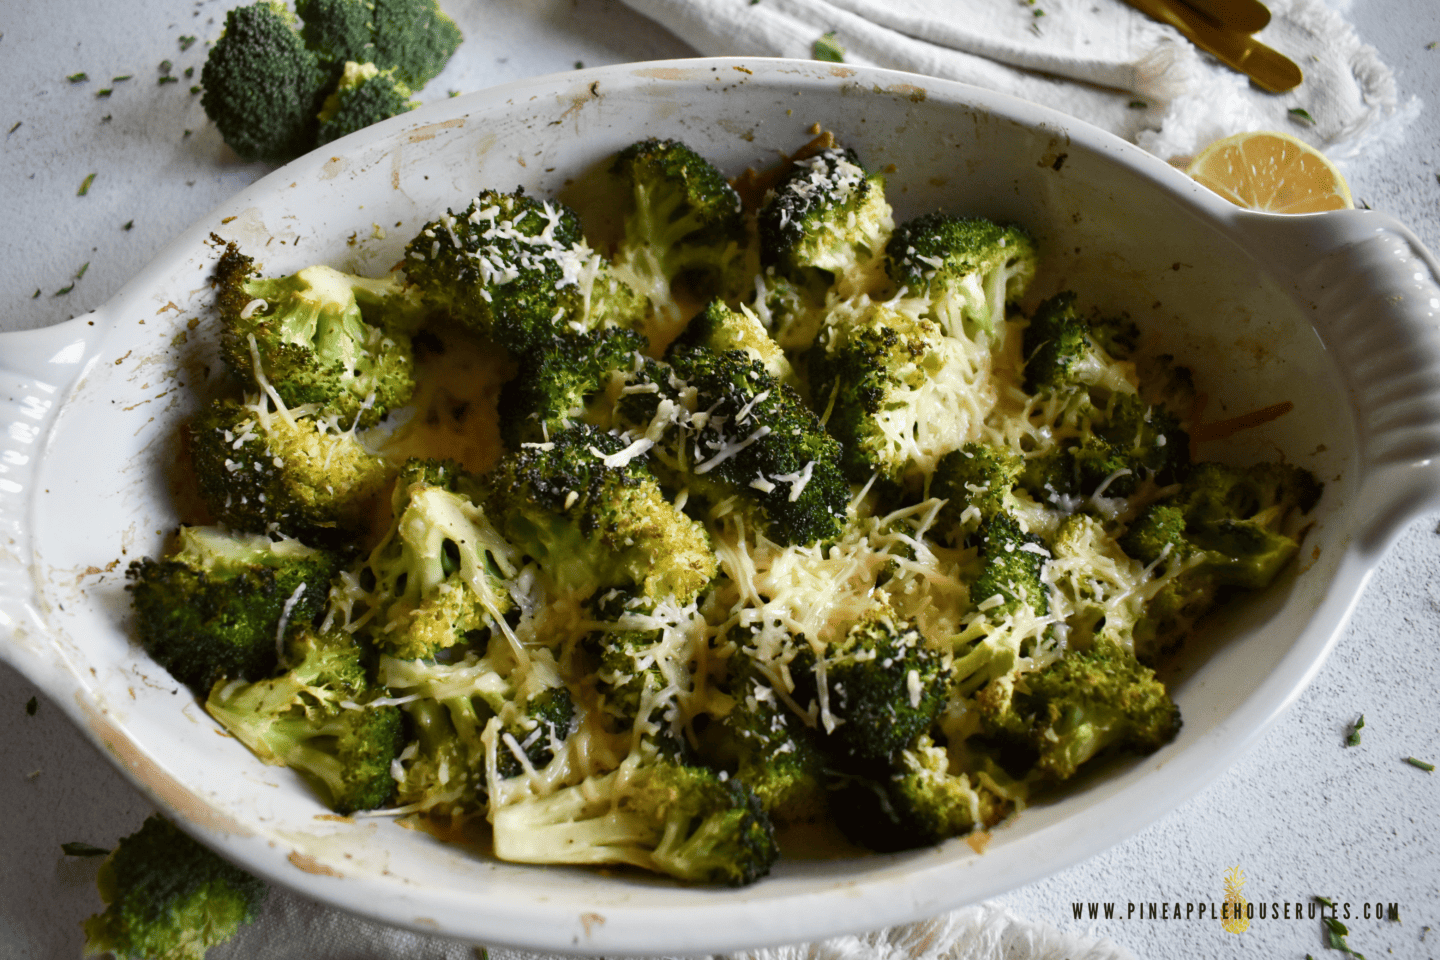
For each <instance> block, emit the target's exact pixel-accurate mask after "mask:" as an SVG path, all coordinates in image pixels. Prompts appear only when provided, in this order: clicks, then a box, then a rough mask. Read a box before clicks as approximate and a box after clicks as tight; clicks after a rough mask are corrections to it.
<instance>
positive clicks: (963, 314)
mask: <svg viewBox="0 0 1440 960" xmlns="http://www.w3.org/2000/svg"><path fill="white" fill-rule="evenodd" d="M885 252H886V254H887V255H888V256H889V258H890V259H889V263H888V264H887V265H886V270H887V271H888V273H889V275H890V279H891V280H893V281H894V282H895V284H896V285H897V286H899V287H901V288H902V289H903V290H904V291H906V292H908V293H910V294H911V295H913V296H922V297H928V298H929V300H930V302H931V314H930V315H931V316H932V317H933V319H935V320H936V321H937V322H939V323H940V325H941V326H942V327H944V328H945V332H946V333H948V334H950V335H951V336H952V337H963V338H966V339H974V336H973V331H977V330H978V331H981V332H983V333H985V334H993V333H994V332H995V331H996V330H998V329H999V328H1000V324H1001V323H1003V322H1004V320H1005V306H1006V304H1009V303H1014V302H1015V301H1017V300H1019V299H1020V297H1021V296H1022V295H1023V294H1024V293H1025V289H1026V288H1027V287H1028V286H1029V284H1030V281H1031V280H1032V279H1033V278H1034V276H1035V270H1036V267H1037V265H1038V255H1037V251H1036V247H1035V240H1034V238H1033V237H1031V236H1030V234H1028V233H1026V232H1025V230H1023V229H1022V228H1020V227H1018V226H1014V225H1011V224H1000V223H995V222H994V221H991V220H986V219H983V218H981V217H957V216H952V215H950V214H947V213H930V214H926V215H924V216H921V217H917V218H915V219H914V220H909V221H906V222H905V223H903V224H901V225H900V226H899V227H896V228H895V233H894V234H893V235H892V236H891V237H890V242H889V243H888V244H886V246H885ZM967 324H968V325H969V330H967V329H966V325H967Z"/></svg>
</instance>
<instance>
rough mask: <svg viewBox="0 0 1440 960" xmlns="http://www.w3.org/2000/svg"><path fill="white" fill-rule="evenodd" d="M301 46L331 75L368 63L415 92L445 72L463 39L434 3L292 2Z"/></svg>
mask: <svg viewBox="0 0 1440 960" xmlns="http://www.w3.org/2000/svg"><path fill="white" fill-rule="evenodd" d="M295 9H296V12H298V13H299V14H300V17H301V19H303V20H304V21H305V25H304V26H303V27H302V28H301V30H300V35H301V36H302V37H304V39H305V44H306V46H308V47H309V48H310V49H312V50H314V51H315V53H316V54H318V55H319V56H320V57H321V59H322V60H323V61H324V62H325V63H326V64H328V65H329V66H330V68H331V69H332V70H333V71H334V72H335V73H337V74H338V73H339V72H340V69H341V67H342V66H343V65H344V63H345V62H346V61H347V60H353V61H355V62H357V63H373V64H375V66H377V67H379V68H380V69H381V70H386V71H394V75H395V78H396V79H397V80H399V81H400V82H402V83H404V84H405V85H406V86H408V87H409V88H410V89H411V90H419V89H420V88H421V87H423V86H425V84H427V83H429V82H430V81H431V80H433V79H435V77H436V76H438V75H439V73H440V71H441V70H443V69H445V64H446V62H447V61H448V60H449V59H450V56H451V54H453V53H454V52H455V50H456V49H457V48H458V47H459V46H460V41H461V40H462V39H463V38H462V37H461V35H460V30H459V28H458V27H456V26H455V22H454V21H453V20H451V19H450V18H449V17H447V16H446V15H445V14H444V13H443V12H442V11H441V10H440V6H439V4H438V3H437V2H436V0H296V2H295Z"/></svg>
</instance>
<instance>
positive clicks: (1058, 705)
mask: <svg viewBox="0 0 1440 960" xmlns="http://www.w3.org/2000/svg"><path fill="white" fill-rule="evenodd" d="M976 704H977V706H978V707H979V710H980V714H981V718H982V722H983V724H984V727H985V730H986V733H987V734H989V735H990V736H993V737H996V738H998V739H1000V740H1002V741H1004V742H1006V743H1007V744H1009V745H1013V746H1015V747H1017V748H1023V749H1027V750H1028V751H1030V752H1031V753H1033V755H1034V757H1035V761H1034V765H1033V775H1038V776H1041V777H1045V778H1049V779H1052V780H1065V779H1068V778H1069V777H1071V776H1073V775H1074V774H1075V771H1076V770H1077V769H1078V768H1079V767H1080V765H1081V764H1083V763H1085V762H1086V761H1087V760H1089V759H1090V758H1092V757H1094V756H1095V755H1096V754H1097V753H1099V752H1100V751H1102V750H1105V749H1106V748H1109V747H1114V748H1116V749H1121V750H1131V751H1135V752H1138V753H1147V754H1148V753H1153V752H1155V751H1156V750H1158V749H1160V748H1161V747H1163V746H1165V744H1167V743H1169V742H1170V741H1171V740H1173V739H1175V735H1176V734H1177V733H1178V732H1179V731H1180V711H1179V710H1178V709H1177V708H1176V706H1175V704H1174V702H1173V701H1172V700H1171V699H1170V695H1169V694H1168V693H1166V691H1165V686H1164V684H1162V683H1161V682H1160V681H1159V680H1157V679H1156V678H1155V673H1154V671H1153V670H1151V669H1150V668H1149V667H1146V666H1144V665H1142V664H1141V663H1140V662H1139V661H1138V660H1136V659H1135V657H1133V656H1131V655H1130V654H1129V653H1126V652H1125V650H1123V649H1122V648H1121V647H1120V645H1119V644H1117V643H1114V642H1113V641H1111V640H1108V639H1104V638H1099V639H1097V640H1096V641H1095V643H1094V645H1093V646H1092V647H1091V648H1090V649H1089V650H1070V651H1069V652H1067V653H1066V655H1065V656H1064V657H1062V658H1061V659H1060V660H1057V661H1056V662H1055V663H1053V664H1051V665H1050V666H1048V667H1046V668H1045V669H1043V670H1039V671H1035V672H1032V673H1025V674H1022V675H1020V676H1019V678H1017V679H1013V680H1010V678H1005V679H1002V680H999V681H995V682H992V683H991V684H990V685H989V686H987V687H986V688H985V689H984V690H982V691H981V692H980V694H979V695H977V697H976Z"/></svg>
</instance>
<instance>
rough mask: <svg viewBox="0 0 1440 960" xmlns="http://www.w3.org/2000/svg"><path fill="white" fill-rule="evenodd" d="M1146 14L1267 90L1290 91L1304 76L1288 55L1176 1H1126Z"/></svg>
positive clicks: (1274, 91)
mask: <svg viewBox="0 0 1440 960" xmlns="http://www.w3.org/2000/svg"><path fill="white" fill-rule="evenodd" d="M1125 2H1126V3H1128V4H1130V6H1132V7H1134V8H1135V9H1136V10H1139V11H1140V12H1142V13H1144V14H1146V15H1147V16H1149V17H1151V18H1153V19H1155V20H1159V21H1160V22H1161V23H1167V24H1169V25H1170V26H1172V27H1174V28H1175V29H1176V30H1179V31H1180V33H1181V34H1183V35H1184V36H1185V38H1186V39H1187V40H1189V41H1190V42H1191V43H1193V44H1195V46H1197V47H1199V48H1200V49H1201V50H1204V51H1205V52H1206V53H1209V54H1211V55H1213V56H1214V57H1215V58H1216V59H1218V60H1219V61H1220V62H1221V63H1223V64H1225V65H1226V66H1228V67H1231V68H1232V69H1235V70H1238V71H1240V72H1241V73H1243V74H1245V75H1246V76H1247V77H1249V78H1250V79H1251V80H1253V81H1255V84H1256V86H1258V87H1260V88H1261V89H1262V90H1267V91H1269V92H1270V93H1284V92H1285V91H1287V90H1293V89H1294V88H1295V87H1298V86H1299V85H1300V82H1301V81H1302V80H1304V79H1305V75H1304V74H1303V73H1301V72H1300V68H1299V67H1297V66H1296V65H1295V62H1294V61H1293V60H1291V59H1290V58H1289V57H1287V56H1285V55H1284V54H1283V53H1280V52H1279V51H1278V50H1274V49H1272V48H1270V47H1267V46H1265V44H1263V43H1261V42H1260V41H1259V40H1256V39H1255V38H1254V37H1252V36H1249V35H1247V34H1243V33H1239V32H1237V31H1234V30H1225V29H1221V28H1219V27H1216V26H1213V25H1211V24H1209V23H1207V22H1206V21H1205V19H1204V18H1203V17H1201V16H1200V14H1199V13H1197V12H1196V11H1195V10H1192V9H1191V8H1190V7H1188V6H1186V5H1185V4H1184V3H1181V2H1179V0H1125Z"/></svg>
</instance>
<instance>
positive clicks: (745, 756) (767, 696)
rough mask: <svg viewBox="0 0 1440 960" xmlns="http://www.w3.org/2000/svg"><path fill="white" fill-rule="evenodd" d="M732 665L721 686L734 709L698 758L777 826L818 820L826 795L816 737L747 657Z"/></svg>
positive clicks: (711, 734) (822, 756) (709, 732)
mask: <svg viewBox="0 0 1440 960" xmlns="http://www.w3.org/2000/svg"><path fill="white" fill-rule="evenodd" d="M735 659H736V660H738V661H739V662H738V663H736V662H732V664H731V666H730V669H731V671H732V674H733V675H732V676H731V677H730V678H729V680H728V682H727V683H726V685H725V689H726V691H727V692H728V694H729V696H730V697H731V698H732V699H733V700H734V706H733V707H732V708H731V709H730V711H729V712H728V713H726V714H725V715H724V716H722V717H720V718H718V719H716V720H715V721H714V722H713V723H712V724H711V726H710V728H709V729H708V730H707V738H706V741H705V743H704V748H708V749H702V752H703V753H704V754H705V756H706V758H707V759H710V760H712V761H713V762H718V763H720V764H721V765H722V767H723V769H726V770H730V771H733V774H734V776H735V777H737V778H738V779H739V780H740V782H741V783H743V784H745V785H746V786H747V787H749V788H750V789H751V790H752V791H754V793H755V795H756V796H757V797H759V798H760V805H761V806H762V807H763V808H764V810H765V812H766V813H767V814H769V816H770V819H771V821H772V822H774V823H775V824H776V825H777V826H785V825H787V824H792V823H811V822H815V821H818V820H820V819H821V818H822V817H824V815H825V811H826V806H827V793H828V789H827V776H826V758H825V754H824V752H823V750H822V748H821V745H820V742H819V734H818V733H817V732H816V731H815V730H814V729H812V728H811V727H809V726H808V725H806V723H805V722H804V721H803V720H802V719H801V718H800V717H799V716H798V715H796V713H795V712H794V711H793V710H791V709H790V708H789V707H788V706H787V705H786V704H785V703H784V702H783V701H782V700H781V698H780V695H779V694H777V693H776V692H775V688H774V686H773V685H772V683H771V680H770V678H769V677H768V676H767V675H766V674H765V673H764V672H763V671H762V670H760V669H758V668H757V667H756V665H755V664H754V662H753V661H752V660H751V659H750V658H749V657H748V656H747V655H745V654H744V653H741V654H738V655H737V657H736V658H735Z"/></svg>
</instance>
